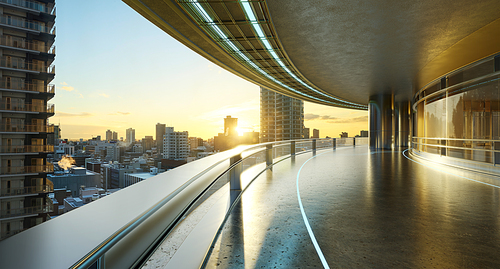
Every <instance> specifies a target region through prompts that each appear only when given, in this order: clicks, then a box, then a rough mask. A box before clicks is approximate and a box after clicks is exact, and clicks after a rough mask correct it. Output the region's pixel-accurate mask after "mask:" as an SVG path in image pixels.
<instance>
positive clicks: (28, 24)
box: [0, 15, 56, 35]
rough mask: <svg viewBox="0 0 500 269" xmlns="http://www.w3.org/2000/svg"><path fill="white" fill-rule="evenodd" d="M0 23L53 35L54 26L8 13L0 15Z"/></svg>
mask: <svg viewBox="0 0 500 269" xmlns="http://www.w3.org/2000/svg"><path fill="white" fill-rule="evenodd" d="M0 24H3V25H8V26H13V27H17V28H22V29H26V30H31V31H35V32H41V33H46V34H50V35H55V33H56V27H55V26H54V27H47V26H45V23H43V22H39V21H32V20H26V19H23V18H18V17H13V16H9V15H0Z"/></svg>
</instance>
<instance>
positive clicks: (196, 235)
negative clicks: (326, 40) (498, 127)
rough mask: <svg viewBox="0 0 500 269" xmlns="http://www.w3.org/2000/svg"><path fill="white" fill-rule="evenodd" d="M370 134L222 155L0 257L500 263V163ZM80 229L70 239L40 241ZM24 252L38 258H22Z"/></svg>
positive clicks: (193, 262) (68, 218) (173, 262)
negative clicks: (423, 153) (456, 163)
mask: <svg viewBox="0 0 500 269" xmlns="http://www.w3.org/2000/svg"><path fill="white" fill-rule="evenodd" d="M367 142H368V141H367V138H344V139H317V140H295V141H284V142H273V143H264V144H259V145H252V146H244V147H240V148H236V149H233V150H230V151H225V152H220V153H217V154H215V155H212V156H209V157H206V158H203V159H200V160H197V161H194V162H191V163H188V164H185V165H184V166H181V167H178V168H175V169H172V170H170V171H167V172H165V173H162V174H159V175H157V176H155V177H151V178H149V179H147V180H145V181H142V182H141V183H138V184H135V185H132V186H130V187H127V188H125V189H123V190H120V191H118V192H116V193H113V194H112V195H110V196H109V197H106V198H105V199H99V200H97V201H94V202H92V203H90V204H88V205H85V206H84V207H81V208H79V209H77V210H78V214H77V213H76V212H75V214H65V215H61V216H58V217H57V218H55V219H53V220H51V221H50V222H47V223H45V224H44V225H39V226H36V227H33V228H31V229H29V230H27V231H26V232H23V233H21V234H18V235H16V236H13V237H11V238H10V239H8V240H6V241H4V242H0V252H1V253H3V255H4V257H5V259H1V260H0V267H2V268H3V267H5V268H32V267H36V268H89V267H91V266H92V265H93V264H96V263H97V264H98V268H104V267H101V266H105V268H130V267H137V268H139V267H141V265H144V263H147V265H148V266H149V267H146V268H158V267H161V268H205V267H208V268H211V267H216V266H217V264H220V265H221V267H223V268H236V267H237V268H240V267H241V268H243V267H245V268H246V267H249V268H259V267H264V268H267V267H269V266H270V265H271V266H274V265H276V267H280V268H302V267H318V268H327V266H324V265H325V264H328V263H330V265H336V266H339V267H342V268H358V267H363V268H364V267H366V268H371V267H380V268H387V267H393V266H392V265H394V264H399V265H400V264H403V265H404V266H402V267H410V268H422V267H424V266H425V267H427V266H428V267H436V266H435V265H442V266H437V267H445V268H461V267H463V266H461V265H463V264H466V265H467V266H469V267H470V266H472V267H480V268H496V267H497V266H496V265H498V264H500V257H499V256H498V255H497V254H498V249H499V247H500V240H498V239H499V235H498V234H497V233H496V231H497V229H496V228H497V226H498V225H497V224H498V207H497V205H498V192H497V189H498V188H500V180H499V179H498V174H497V175H495V176H490V177H487V178H484V177H483V176H484V175H481V177H472V176H471V174H472V172H467V171H462V170H460V171H458V172H457V171H455V170H453V168H450V167H436V168H434V166H435V164H429V163H427V162H422V161H421V160H419V159H417V158H413V156H411V155H410V156H408V150H404V151H403V152H401V151H399V150H394V151H391V150H387V151H381V150H369V149H368V147H367V146H366V143H367ZM354 145H355V146H354ZM431 166H432V167H431ZM455 172H456V174H454V173H455ZM476 176H477V175H476ZM143 194H144V195H143ZM464 197H465V198H468V197H470V199H464ZM309 222H310V225H309ZM478 223H480V224H481V225H479V226H478ZM68 227H71V228H68ZM96 227H98V228H96ZM72 228H73V229H72ZM76 231H78V232H77V233H75V232H76ZM314 233H315V234H316V236H317V237H315V236H314ZM75 234H76V236H75ZM89 235H92V236H89ZM463 235H466V236H463ZM70 236H73V237H72V240H73V243H74V244H73V245H72V248H71V251H67V250H66V249H65V248H67V246H65V245H63V244H59V245H57V244H55V245H54V246H53V247H52V248H44V247H43V246H44V245H45V244H46V242H45V241H44V240H32V241H29V240H30V239H32V238H40V237H47V238H50V239H51V240H53V241H54V242H59V241H60V242H64V240H67V238H68V237H70ZM458 239H459V240H458ZM26 241H29V242H30V243H31V245H30V247H31V249H29V250H25V245H23V242H26ZM315 246H316V247H315ZM443 246H445V247H443ZM54 248H55V249H54ZM319 248H321V249H323V251H324V252H321V251H318V249H319ZM151 249H153V250H154V249H158V251H157V252H156V253H154V251H153V250H151ZM429 249H430V250H432V251H425V250H429ZM22 250H25V251H22ZM65 250H66V251H65ZM27 251H28V252H29V253H27ZM62 251H65V252H64V253H65V255H64V256H63V257H60V258H59V259H57V260H54V259H53V258H52V257H51V256H50V253H54V252H56V253H60V252H62ZM320 252H321V254H319V253H320ZM408 253H410V254H411V255H409V254H408ZM323 254H324V255H323ZM26 255H32V256H31V257H33V258H32V259H20V257H23V256H26ZM322 258H323V259H322ZM243 265H244V266H243Z"/></svg>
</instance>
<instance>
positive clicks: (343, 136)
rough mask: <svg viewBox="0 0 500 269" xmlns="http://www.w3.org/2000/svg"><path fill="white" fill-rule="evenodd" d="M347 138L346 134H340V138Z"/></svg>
mask: <svg viewBox="0 0 500 269" xmlns="http://www.w3.org/2000/svg"><path fill="white" fill-rule="evenodd" d="M347 137H349V134H348V133H347V132H342V133H341V134H340V138H347Z"/></svg>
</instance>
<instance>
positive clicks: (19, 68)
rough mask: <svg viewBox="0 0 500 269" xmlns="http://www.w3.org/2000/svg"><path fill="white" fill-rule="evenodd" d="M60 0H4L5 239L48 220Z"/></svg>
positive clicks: (1, 140)
mask: <svg viewBox="0 0 500 269" xmlns="http://www.w3.org/2000/svg"><path fill="white" fill-rule="evenodd" d="M54 24H55V0H43V1H30V0H28V1H26V0H0V240H1V239H4V238H6V237H9V236H11V235H13V234H16V233H18V232H20V231H23V230H25V229H28V228H30V227H33V226H35V225H37V224H40V223H42V222H44V221H46V220H47V219H48V218H49V213H50V212H51V211H52V200H51V199H49V198H48V196H47V194H48V193H50V192H52V191H53V184H52V182H51V181H50V180H48V179H47V174H49V173H52V172H53V170H54V168H53V165H52V164H51V163H48V162H47V154H48V153H53V152H54V146H53V145H49V144H48V143H47V135H48V134H52V133H54V126H53V125H49V123H48V118H49V117H51V116H53V115H54V105H53V104H50V103H48V102H49V100H50V99H52V98H53V97H54V85H51V84H50V82H51V81H52V80H53V79H54V76H55V68H54V65H53V61H54V58H55V46H54V41H55V26H54Z"/></svg>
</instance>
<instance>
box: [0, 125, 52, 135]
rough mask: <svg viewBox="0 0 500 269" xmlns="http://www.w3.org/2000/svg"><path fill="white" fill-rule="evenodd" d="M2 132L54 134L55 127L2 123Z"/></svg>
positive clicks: (0, 129) (0, 128)
mask: <svg viewBox="0 0 500 269" xmlns="http://www.w3.org/2000/svg"><path fill="white" fill-rule="evenodd" d="M0 132H13V133H17V132H21V133H24V132H28V133H53V132H54V126H53V125H41V124H40V125H31V124H22V123H11V124H8V123H1V124H0Z"/></svg>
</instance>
